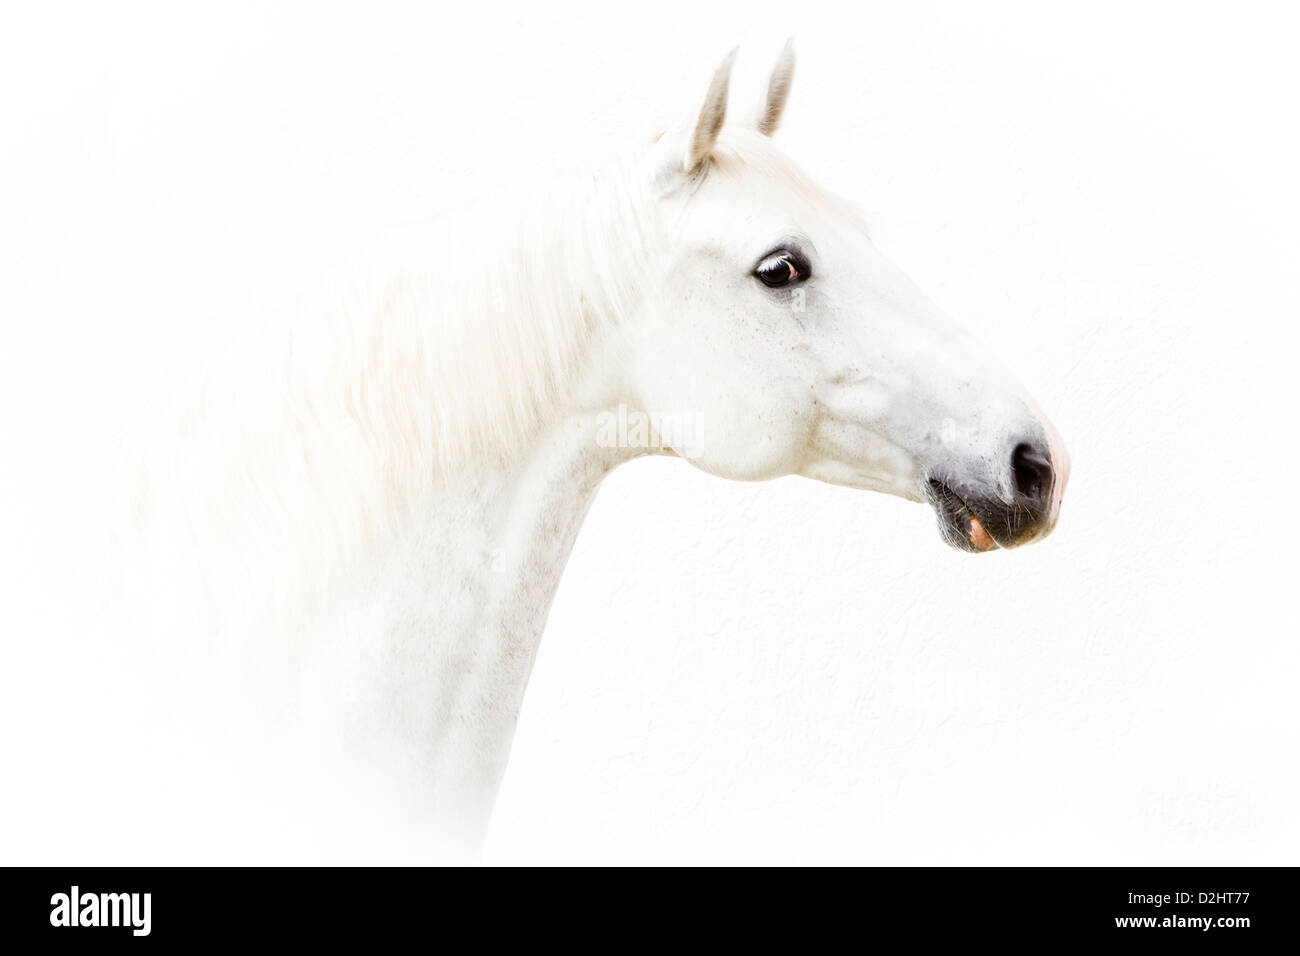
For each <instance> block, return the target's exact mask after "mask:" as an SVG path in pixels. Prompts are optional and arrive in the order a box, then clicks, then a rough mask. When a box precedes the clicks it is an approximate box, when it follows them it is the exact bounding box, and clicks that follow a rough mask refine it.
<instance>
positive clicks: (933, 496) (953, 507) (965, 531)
mask: <svg viewBox="0 0 1300 956" xmlns="http://www.w3.org/2000/svg"><path fill="white" fill-rule="evenodd" d="M928 484H929V495H928V497H929V499H930V504H931V505H933V506H934V510H935V513H936V514H937V515H938V516H939V533H940V534H942V535H943V539H944V541H946V542H948V544H950V545H952V546H953V547H954V548H956V549H958V550H959V551H969V552H971V553H972V554H981V553H983V552H985V551H996V550H997V548H998V543H997V542H996V541H994V540H993V536H992V535H990V534H989V533H988V530H987V529H986V528H985V527H984V522H983V521H981V520H980V517H979V515H977V514H976V513H975V510H974V509H973V508H971V506H970V505H969V504H968V503H967V501H966V499H965V498H963V497H962V496H961V495H959V494H957V492H955V491H953V489H952V488H951V487H950V486H949V485H947V484H946V483H944V482H942V481H940V480H938V479H937V478H931V479H930V481H929V483H928Z"/></svg>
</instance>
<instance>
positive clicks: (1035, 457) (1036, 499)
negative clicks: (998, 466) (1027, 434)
mask: <svg viewBox="0 0 1300 956" xmlns="http://www.w3.org/2000/svg"><path fill="white" fill-rule="evenodd" d="M1011 475H1012V480H1013V481H1014V482H1015V486H1016V493H1017V494H1018V495H1020V496H1021V497H1024V498H1027V499H1029V501H1030V502H1032V503H1033V504H1034V506H1036V507H1039V508H1043V507H1046V505H1047V500H1048V498H1049V497H1050V496H1051V494H1052V462H1051V460H1050V459H1049V458H1048V457H1047V455H1046V454H1045V453H1044V452H1042V451H1041V450H1039V449H1038V448H1036V447H1035V446H1033V445H1030V444H1028V443H1025V442H1022V443H1021V444H1019V445H1017V446H1016V447H1015V450H1014V451H1012V452H1011Z"/></svg>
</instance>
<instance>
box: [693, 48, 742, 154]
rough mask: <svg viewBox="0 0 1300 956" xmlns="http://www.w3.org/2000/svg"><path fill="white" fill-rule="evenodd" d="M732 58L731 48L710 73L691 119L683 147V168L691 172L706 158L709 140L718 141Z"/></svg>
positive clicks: (711, 147)
mask: <svg viewBox="0 0 1300 956" xmlns="http://www.w3.org/2000/svg"><path fill="white" fill-rule="evenodd" d="M735 62H736V50H732V51H731V52H730V53H728V54H727V56H726V58H725V59H724V60H723V61H722V65H721V66H719V67H718V69H717V70H716V71H715V72H714V74H713V81H712V82H711V83H710V84H709V92H708V93H707V94H705V96H704V105H703V106H702V107H701V108H700V116H699V119H697V120H696V121H695V132H694V134H692V136H691V145H690V147H689V148H688V149H687V150H686V163H685V167H686V172H687V173H694V172H696V171H698V170H699V169H700V167H702V166H703V165H704V164H705V163H706V162H707V161H708V159H709V153H711V152H713V144H714V143H716V142H717V141H718V134H719V133H720V132H722V124H723V122H724V121H725V120H726V118H727V92H728V90H729V89H730V87H731V65H732V64H733V63H735Z"/></svg>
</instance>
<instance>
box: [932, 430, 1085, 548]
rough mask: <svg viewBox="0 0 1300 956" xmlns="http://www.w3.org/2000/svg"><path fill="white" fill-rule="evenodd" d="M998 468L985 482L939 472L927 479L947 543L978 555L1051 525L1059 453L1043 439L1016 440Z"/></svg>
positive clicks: (1061, 472)
mask: <svg viewBox="0 0 1300 956" xmlns="http://www.w3.org/2000/svg"><path fill="white" fill-rule="evenodd" d="M1053 444H1059V443H1053ZM1054 458H1059V459H1061V460H1062V463H1063V467H1061V466H1058V465H1057V464H1055V461H1054ZM1004 467H1005V469H1006V470H1005V471H1004V472H1003V473H1002V474H1000V475H996V476H993V480H992V481H988V482H976V481H972V480H970V479H965V480H963V479H959V478H956V477H946V476H944V475H943V474H942V473H936V474H932V475H930V477H929V478H928V479H927V481H926V489H925V493H926V498H927V499H928V500H929V502H930V504H931V506H933V508H934V510H935V513H936V514H937V515H938V518H939V532H940V534H941V535H942V536H943V539H944V540H945V541H946V542H948V544H950V545H952V546H953V547H954V548H957V549H958V550H961V551H970V552H972V553H977V554H978V553H981V552H984V551H996V550H997V549H998V548H1015V547H1019V546H1020V545H1022V544H1028V543H1029V542H1031V541H1036V540H1038V539H1040V538H1043V537H1046V536H1047V534H1048V533H1049V532H1050V531H1051V530H1052V528H1053V527H1055V525H1056V518H1057V515H1058V513H1059V511H1060V502H1061V494H1062V492H1063V491H1064V489H1065V481H1066V479H1067V477H1068V471H1069V465H1068V459H1066V458H1065V457H1064V453H1063V452H1062V453H1060V454H1059V455H1057V456H1054V455H1053V453H1052V450H1051V447H1050V446H1049V444H1048V443H1047V442H1046V441H1022V442H1018V443H1017V444H1016V445H1015V446H1014V447H1013V448H1012V449H1011V452H1010V454H1009V455H1008V456H1007V457H1006V464H1005V466H1004ZM981 485H983V487H981Z"/></svg>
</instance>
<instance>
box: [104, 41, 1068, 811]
mask: <svg viewBox="0 0 1300 956" xmlns="http://www.w3.org/2000/svg"><path fill="white" fill-rule="evenodd" d="M733 57H734V53H733V55H732V56H729V57H728V58H727V59H726V60H725V61H724V62H723V63H722V65H721V67H720V68H719V69H718V70H717V72H716V74H715V75H714V76H713V79H712V83H711V84H710V86H709V88H708V92H707V94H706V96H705V97H704V101H703V105H702V107H701V108H700V110H699V113H698V115H696V116H693V117H692V118H691V120H690V122H688V123H685V124H683V125H682V126H681V127H680V128H677V129H672V130H669V131H667V132H666V133H664V134H663V135H661V136H660V137H658V138H657V139H656V140H655V141H654V142H653V143H651V144H648V145H647V146H646V147H645V148H644V149H643V150H642V151H641V152H640V153H639V154H637V155H634V156H631V157H628V158H625V159H622V160H619V161H615V162H611V163H609V164H607V165H605V166H603V167H602V168H600V169H598V170H596V171H594V172H593V173H591V174H588V175H584V176H583V177H581V178H580V179H578V180H576V182H575V183H571V184H566V185H562V186H559V187H557V188H556V189H555V190H553V191H549V192H547V193H546V194H544V195H537V194H533V195H529V196H526V197H523V198H522V199H520V200H517V201H515V200H500V201H498V202H496V203H495V204H494V205H492V206H490V207H476V208H474V209H473V210H469V211H466V212H465V213H464V214H461V215H459V216H454V217H452V218H451V219H449V220H446V221H442V222H440V223H438V224H437V225H436V226H434V227H430V228H428V229H424V230H417V231H413V232H410V233H407V234H404V235H403V236H402V237H400V238H398V239H396V240H394V241H393V242H392V243H391V244H388V245H386V246H384V247H383V248H382V249H380V250H377V252H376V254H375V255H373V256H372V257H371V258H370V260H368V262H367V264H365V265H363V266H359V267H358V268H357V269H356V270H355V272H354V273H352V274H350V275H348V276H344V277H341V278H340V279H339V281H338V282H337V283H336V284H335V287H334V288H332V289H331V290H329V291H328V292H327V293H326V294H325V295H323V296H321V297H320V298H319V299H318V300H316V301H315V302H313V303H312V304H311V305H310V306H309V307H307V308H305V309H304V310H303V312H302V314H301V315H300V316H299V317H298V318H297V320H296V321H294V322H292V323H290V324H289V325H288V327H287V328H286V330H285V331H284V332H283V333H279V334H277V335H275V336H273V337H272V341H271V343H270V344H269V345H264V347H262V348H260V349H259V350H258V351H257V352H256V353H255V356H254V357H251V358H249V359H246V360H244V361H242V362H241V363H240V364H238V365H237V366H236V367H235V368H232V369H230V370H228V372H227V373H226V374H225V375H224V376H220V377H217V378H214V379H213V380H212V381H210V382H209V383H208V384H207V385H206V386H205V387H204V388H203V391H202V393H201V394H200V395H198V396H197V397H196V398H195V399H194V400H193V402H191V403H190V405H189V406H188V410H187V411H186V413H185V414H184V415H181V416H179V417H178V418H177V419H176V420H175V421H174V422H173V424H172V426H171V428H172V434H171V436H170V438H169V440H168V441H166V442H163V443H161V444H158V445H156V446H155V451H154V452H153V454H152V459H151V461H150V463H149V465H148V467H147V468H145V469H143V470H142V474H143V477H142V478H141V479H140V480H139V481H138V482H137V483H136V484H135V485H134V486H133V489H132V492H131V495H132V497H131V508H130V516H131V519H130V527H129V529H128V531H129V542H130V543H129V545H127V544H124V545H123V547H124V548H126V547H128V546H129V547H130V548H131V549H132V550H133V552H134V553H135V554H136V555H137V557H138V558H140V560H139V561H136V562H133V563H132V564H131V565H130V567H129V568H128V567H127V565H126V562H124V563H123V568H124V569H123V572H122V581H121V584H122V588H123V589H124V591H125V592H126V593H127V594H128V596H133V597H134V599H135V602H134V603H135V605H136V606H137V607H140V608H143V609H144V616H145V618H147V621H144V623H145V624H148V625H149V626H152V627H155V628H157V629H159V630H161V631H162V632H163V633H164V634H166V635H175V634H176V633H177V631H178V630H186V629H188V630H191V631H196V632H197V633H199V634H200V635H202V636H204V637H205V638H206V639H207V640H208V643H209V646H210V647H221V646H223V644H224V642H227V641H231V640H234V639H236V638H237V639H240V641H241V642H242V643H241V645H240V646H242V647H243V648H244V649H245V650H244V651H243V658H242V659H241V666H243V667H244V671H243V673H246V674H247V673H253V672H255V673H257V674H260V675H262V676H265V672H267V668H264V667H263V666H262V663H261V661H262V659H263V658H268V659H269V658H274V659H275V660H276V661H277V665H278V666H282V667H283V668H284V669H286V670H287V671H288V673H290V674H292V675H294V680H295V682H296V683H295V684H294V685H292V686H293V687H294V693H293V696H291V697H286V698H284V700H285V701H287V702H286V703H285V704H284V710H286V711H289V712H292V713H293V714H294V715H295V716H296V717H297V718H298V719H300V720H301V722H303V723H305V724H309V725H313V726H315V727H317V728H318V730H319V734H318V736H317V738H316V739H317V740H318V741H327V743H325V744H323V746H326V747H331V746H337V747H339V748H340V749H350V750H351V751H354V752H356V753H360V754H363V755H365V757H364V759H367V760H370V761H371V762H372V764H373V765H376V766H377V765H378V764H379V763H384V765H385V766H386V767H388V768H389V769H390V770H391V769H392V768H393V767H400V768H401V771H400V775H403V776H404V778H405V779H407V780H410V781H415V782H416V783H417V785H418V787H419V792H420V794H421V800H422V801H423V802H424V803H425V805H426V807H427V810H428V812H430V813H431V814H432V815H436V816H437V817H438V818H440V819H450V820H454V821H456V825H457V826H463V827H465V828H467V829H468V830H469V831H471V832H478V831H481V829H482V828H483V827H484V826H485V824H486V820H487V816H488V813H489V811H490V808H491V805H492V802H493V799H494V795H495V792H496V790H497V787H498V784H499V782H500V780H501V778H502V774H503V772H504V769H505V766H506V761H507V756H508V753H509V750H510V744H511V739H512V736H513V733H514V729H515V723H516V718H517V715H518V713H519V708H520V703H521V701H522V698H523V694H524V688H525V685H526V683H527V681H528V677H529V672H530V669H531V668H532V665H533V660H534V655H535V654H536V651H537V648H538V643H539V641H540V639H541V635H542V630H543V626H544V624H545V621H546V616H547V612H548V608H549V606H550V604H551V600H552V597H553V595H554V594H555V591H556V588H557V586H558V584H559V581H560V575H561V573H562V571H563V568H564V565H565V561H566V559H567V557H568V555H569V552H570V549H571V547H572V545H573V542H574V539H575V536H576V535H577V534H578V529H579V528H580V526H581V524H582V521H583V518H584V515H585V514H586V512H587V509H588V508H589V506H590V505H591V502H592V498H593V496H594V495H595V493H596V489H597V487H598V486H599V484H600V482H601V480H602V479H603V478H604V477H605V476H606V475H608V474H609V473H610V471H611V470H612V469H614V468H616V467H617V466H618V465H620V464H622V463H624V462H626V461H629V460H631V459H633V458H636V457H638V456H640V455H646V454H662V455H676V456H679V457H681V458H684V459H686V460H687V461H689V462H690V463H691V464H693V465H695V466H696V467H698V468H701V469H703V470H705V471H707V472H710V473H712V474H715V475H720V476H722V477H725V478H733V479H741V480H747V481H752V480H759V479H767V478H775V477H778V476H782V475H791V474H797V475H805V476H808V477H811V478H816V479H820V480H822V481H827V482H831V483H834V484H838V485H847V486H850V487H853V488H861V489H867V490H871V491H880V492H886V493H889V494H893V495H899V496H902V497H904V498H908V499H912V500H916V501H925V502H928V503H929V504H930V505H931V506H932V507H933V508H934V509H935V511H936V512H937V515H938V520H939V528H940V531H941V534H942V536H943V538H944V540H946V541H947V542H948V543H949V544H951V545H953V546H955V547H958V548H962V549H964V550H967V551H973V552H982V551H991V550H994V549H996V548H999V547H1001V548H1008V547H1014V546H1017V545H1020V544H1024V543H1026V542H1029V541H1034V540H1037V539H1039V538H1041V537H1043V536H1044V535H1046V534H1047V533H1048V532H1049V531H1050V530H1051V529H1052V527H1053V525H1054V524H1055V523H1056V520H1057V514H1058V511H1059V508H1060V503H1061V496H1062V493H1063V491H1064V489H1065V485H1066V480H1067V476H1068V471H1069V464H1068V459H1067V456H1066V451H1065V448H1064V446H1063V445H1062V443H1061V440H1060V438H1059V437H1058V435H1057V433H1056V431H1055V430H1054V429H1053V427H1052V426H1051V424H1050V423H1049V422H1048V421H1047V419H1046V418H1045V417H1044V416H1043V414H1042V413H1041V412H1040V411H1039V410H1038V408H1037V407H1036V406H1035V404H1034V403H1033V402H1032V401H1031V400H1030V399H1029V398H1027V397H1026V396H1025V394H1024V393H1023V391H1022V389H1021V388H1020V387H1019V386H1018V385H1017V384H1016V383H1015V382H1014V380H1013V379H1011V378H1010V377H1009V376H1008V375H1006V374H1005V373H1004V372H1003V371H1002V370H1001V369H1000V368H999V367H998V365H997V363H996V362H995V361H994V360H993V359H992V358H991V357H990V355H989V354H988V353H987V352H986V351H985V350H983V349H982V348H981V347H980V346H979V345H978V344H977V343H976V342H975V341H973V340H972V339H971V338H970V337H968V336H967V335H966V334H965V333H963V332H962V331H961V330H960V329H959V328H958V327H957V326H956V325H955V324H954V323H953V322H952V321H950V320H949V319H948V318H947V317H945V316H944V315H943V314H941V313H940V311H939V310H938V309H937V308H936V307H935V306H934V305H933V304H932V303H931V302H930V301H929V300H927V299H926V297H925V296H924V295H923V294H922V293H921V292H919V291H918V290H917V289H916V288H915V287H914V286H913V284H912V283H911V282H910V281H909V280H908V279H907V278H906V277H905V276H903V275H902V274H901V273H900V272H899V271H898V270H897V269H895V268H894V267H893V266H892V265H890V264H889V263H888V262H887V261H886V260H885V258H884V257H883V256H882V255H881V254H880V252H878V251H877V249H876V247H875V245H873V243H872V241H871V238H870V237H869V235H868V232H867V230H866V229H865V228H864V226H863V223H862V221H861V220H860V219H859V218H858V217H857V216H856V215H855V214H854V213H853V212H851V211H850V210H849V209H848V208H847V207H846V205H845V204H844V203H843V202H841V201H839V200H837V199H836V198H834V197H832V196H830V195H828V194H827V193H826V192H824V191H823V190H821V189H819V188H818V187H817V186H816V185H814V184H813V183H812V182H810V181H809V180H808V178H806V177H805V176H804V175H803V174H802V173H801V172H800V170H799V169H797V168H796V167H795V166H794V165H793V164H792V163H791V162H790V161H789V160H788V159H787V158H786V157H785V156H784V155H783V154H782V152H781V151H780V150H779V149H778V148H777V147H776V146H775V145H774V144H773V142H772V140H771V136H772V134H773V133H774V132H775V130H776V129H777V126H778V124H779V122H780V119H781V114H782V111H783V108H784V106H785V103H786V98H787V95H788V92H789V89H790V81H791V77H792V74H793V69H794V57H793V52H792V50H791V47H790V46H789V45H787V47H786V49H785V50H784V51H783V53H782V55H781V58H780V60H779V62H778V63H777V65H776V68H775V70H774V72H773V73H772V76H771V81H770V84H769V87H768V90H767V95H766V100H765V105H764V106H763V108H762V109H761V111H760V112H759V115H758V116H757V118H756V119H755V120H753V121H751V122H743V123H734V122H733V123H730V124H728V123H724V120H725V118H726V114H727V100H728V85H729V76H730V71H731V65H732V59H733ZM628 423H630V424H628ZM141 621H142V619H141V618H140V617H138V616H137V618H135V625H133V626H137V627H142V626H143V625H142V623H141ZM177 622H184V624H183V626H182V625H180V624H178V623H177ZM169 639H170V638H169ZM249 660H252V661H254V664H253V665H252V666H251V667H250V666H249ZM275 673H280V672H279V671H276V672H275ZM380 752H382V753H383V754H384V757H383V760H380V758H378V757H377V756H376V754H377V753H380ZM395 776H396V775H395Z"/></svg>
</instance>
